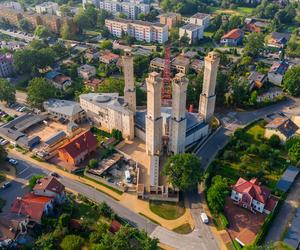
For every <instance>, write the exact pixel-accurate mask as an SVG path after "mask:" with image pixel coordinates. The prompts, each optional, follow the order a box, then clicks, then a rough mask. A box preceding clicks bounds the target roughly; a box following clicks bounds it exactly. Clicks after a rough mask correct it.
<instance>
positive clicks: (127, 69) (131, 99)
mask: <svg viewBox="0 0 300 250" xmlns="http://www.w3.org/2000/svg"><path fill="white" fill-rule="evenodd" d="M122 60H123V62H122V63H123V72H124V80H125V87H124V99H125V101H126V102H127V103H128V107H129V109H130V110H131V111H132V112H133V113H134V114H135V112H136V93H135V85H134V73H133V57H132V55H131V52H130V50H125V54H124V56H123V57H122Z"/></svg>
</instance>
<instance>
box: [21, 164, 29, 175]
mask: <svg viewBox="0 0 300 250" xmlns="http://www.w3.org/2000/svg"><path fill="white" fill-rule="evenodd" d="M28 168H30V166H27V167H26V168H25V169H23V170H22V171H21V172H20V173H19V174H18V175H21V174H23V173H24V172H25V171H26V170H27V169H28Z"/></svg>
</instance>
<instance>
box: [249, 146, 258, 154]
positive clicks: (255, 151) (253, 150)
mask: <svg viewBox="0 0 300 250" xmlns="http://www.w3.org/2000/svg"><path fill="white" fill-rule="evenodd" d="M257 152H258V149H257V147H256V145H254V144H251V145H250V147H249V148H248V149H247V153H249V154H257Z"/></svg>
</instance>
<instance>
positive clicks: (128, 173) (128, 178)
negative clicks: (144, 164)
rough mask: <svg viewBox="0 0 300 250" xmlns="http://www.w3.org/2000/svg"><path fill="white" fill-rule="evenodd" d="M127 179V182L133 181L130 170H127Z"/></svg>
mask: <svg viewBox="0 0 300 250" xmlns="http://www.w3.org/2000/svg"><path fill="white" fill-rule="evenodd" d="M125 180H126V182H127V183H130V182H131V175H130V172H129V170H126V171H125Z"/></svg>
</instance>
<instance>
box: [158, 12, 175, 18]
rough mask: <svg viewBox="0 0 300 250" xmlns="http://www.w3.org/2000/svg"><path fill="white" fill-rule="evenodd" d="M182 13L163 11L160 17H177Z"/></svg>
mask: <svg viewBox="0 0 300 250" xmlns="http://www.w3.org/2000/svg"><path fill="white" fill-rule="evenodd" d="M179 15H180V14H178V13H174V12H168V13H163V14H161V15H159V17H177V16H179Z"/></svg>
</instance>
